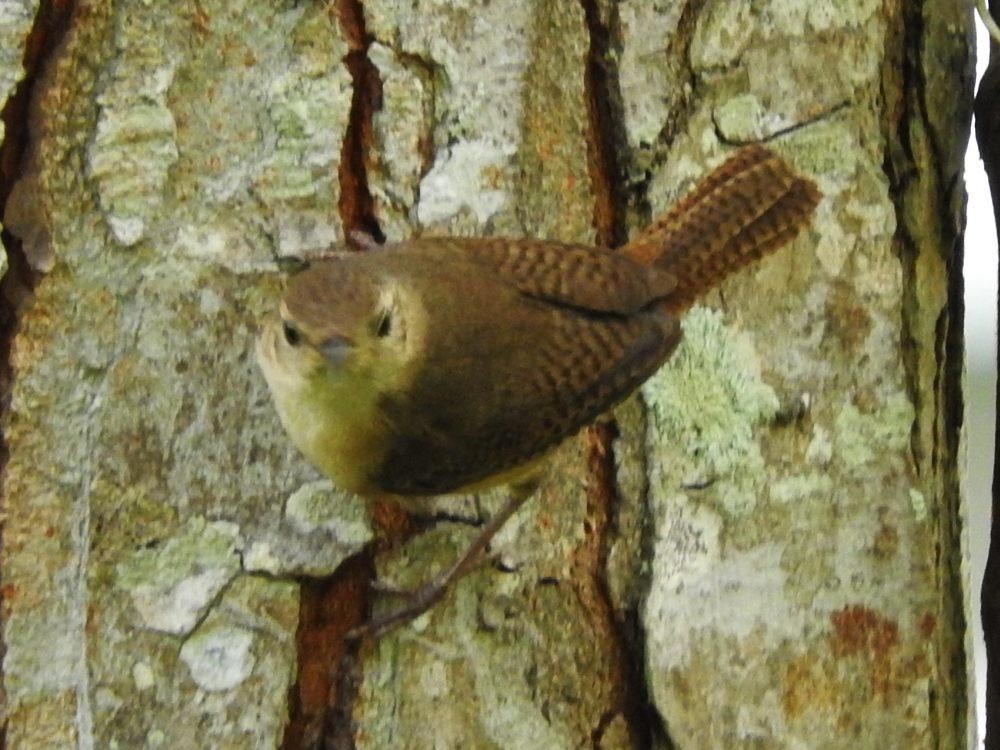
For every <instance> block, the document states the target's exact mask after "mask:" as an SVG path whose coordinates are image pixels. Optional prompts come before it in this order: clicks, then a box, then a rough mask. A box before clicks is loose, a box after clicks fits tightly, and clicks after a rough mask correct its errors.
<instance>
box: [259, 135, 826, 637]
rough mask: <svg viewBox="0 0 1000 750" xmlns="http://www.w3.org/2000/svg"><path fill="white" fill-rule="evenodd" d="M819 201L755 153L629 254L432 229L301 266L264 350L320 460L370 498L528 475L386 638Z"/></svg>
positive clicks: (297, 434) (284, 404)
mask: <svg viewBox="0 0 1000 750" xmlns="http://www.w3.org/2000/svg"><path fill="white" fill-rule="evenodd" d="M819 197H820V196H819V192H818V191H817V189H816V187H815V185H814V184H813V183H812V182H810V181H809V180H806V179H804V178H802V177H799V176H797V175H796V174H795V173H794V172H792V171H791V170H790V168H789V167H788V166H787V165H786V164H785V163H784V162H783V161H782V160H781V159H780V158H778V157H777V156H776V155H774V154H773V153H772V152H770V151H769V150H767V149H766V148H764V147H761V146H749V147H746V148H743V149H741V150H740V151H738V152H737V153H736V154H734V155H733V156H732V157H731V158H730V159H729V160H728V161H726V162H725V163H724V164H722V165H721V166H720V167H718V168H717V169H716V170H715V171H714V172H712V173H711V174H710V175H709V176H708V177H707V178H705V179H704V180H702V182H700V183H699V184H698V185H697V186H696V187H695V189H694V190H693V191H692V192H691V193H690V194H689V195H688V196H687V197H686V198H684V199H683V200H682V201H681V202H680V203H679V204H677V205H676V206H675V207H674V208H673V209H671V210H670V211H668V212H667V213H666V214H665V215H664V216H663V217H662V218H661V219H659V220H658V221H656V222H654V223H653V224H652V225H651V226H650V227H649V228H647V229H646V230H645V231H644V232H643V233H642V234H641V235H639V236H638V237H637V238H635V239H634V240H632V241H631V242H630V243H628V244H627V245H625V246H624V247H623V248H621V249H620V250H619V251H617V252H613V251H611V250H608V249H606V248H600V247H589V246H584V245H573V244H560V243H556V242H547V241H541V240H534V239H473V238H425V239H414V240H408V241H405V242H400V243H398V244H395V245H392V246H388V247H384V248H374V249H371V250H370V251H369V252H367V253H349V252H342V253H332V254H330V255H328V256H325V257H323V258H322V259H319V260H316V261H313V262H311V263H310V264H309V266H308V267H307V268H306V269H305V270H304V271H302V272H300V273H298V274H297V275H295V276H294V277H293V278H292V279H291V281H290V283H289V285H288V289H287V291H286V293H285V296H284V299H283V301H282V303H281V308H280V320H275V321H274V322H271V323H269V324H267V325H266V326H265V328H264V330H263V332H262V334H261V337H260V340H259V341H258V346H257V356H258V360H259V362H260V365H261V368H262V369H263V371H264V375H265V377H266V378H267V382H268V384H269V386H270V389H271V392H272V394H273V396H274V401H275V404H276V406H277V409H278V414H279V415H280V417H281V421H282V423H283V424H284V426H285V429H286V430H287V431H288V434H289V435H290V437H291V438H292V441H293V442H294V443H295V445H296V446H298V448H299V449H300V450H301V451H302V452H303V453H304V454H305V456H306V458H308V459H309V460H310V461H311V462H312V463H313V464H314V465H316V466H317V467H318V468H319V469H320V470H322V471H323V472H324V473H325V474H327V475H328V476H329V477H330V478H331V479H333V480H334V482H335V483H337V484H338V485H339V486H341V487H342V488H343V489H345V490H348V491H350V492H353V493H356V494H358V495H361V496H363V497H366V498H393V499H399V500H402V499H405V498H413V497H420V496H428V495H441V494H451V493H464V492H470V491H475V490H480V489H484V488H487V487H490V486H494V485H499V484H507V485H510V486H511V487H512V490H511V497H510V499H509V500H508V502H507V504H506V505H505V506H504V508H503V509H502V510H501V512H500V513H499V514H498V515H497V516H496V517H494V519H493V520H492V521H491V522H490V523H489V524H487V525H486V527H484V528H483V530H482V531H481V533H480V535H479V537H477V539H476V541H475V543H474V544H473V545H472V546H471V547H470V548H469V550H467V551H466V553H465V554H463V555H462V556H461V557H460V558H459V560H458V561H457V562H456V563H455V564H454V565H453V566H452V567H451V568H450V569H449V570H447V571H445V573H443V574H442V575H441V576H439V577H438V578H437V579H435V580H433V581H431V582H429V583H428V584H426V585H425V586H423V587H421V588H420V589H417V590H415V591H412V592H409V596H410V604H409V606H407V607H405V608H404V609H402V610H401V611H399V612H397V613H395V614H394V615H391V616H390V617H388V618H383V619H382V620H379V621H376V622H374V623H373V624H372V627H371V631H372V632H384V631H385V630H387V629H388V628H390V627H392V626H394V625H396V624H398V623H400V622H403V621H405V620H407V619H409V618H411V617H413V616H415V615H416V614H419V613H420V612H422V611H424V610H425V609H427V608H428V607H429V606H430V605H431V604H432V603H433V602H434V601H436V600H437V599H438V598H440V596H441V595H442V594H443V593H444V591H445V589H446V587H447V585H448V583H449V582H450V581H452V580H454V579H455V578H457V577H458V576H460V575H461V574H463V573H464V572H465V571H466V570H468V569H469V568H470V567H471V566H472V564H473V562H474V561H475V559H476V558H477V556H478V555H479V554H480V553H481V552H482V551H483V550H484V549H485V547H486V545H487V544H488V542H489V539H490V537H492V535H493V533H495V531H496V530H497V529H498V528H499V527H500V526H501V525H502V524H503V522H504V521H505V520H506V518H508V517H509V516H510V515H511V514H512V513H513V512H514V511H515V510H516V509H517V507H518V506H519V505H520V504H521V503H522V502H523V501H524V500H525V499H526V498H527V497H528V496H529V495H530V494H531V488H532V486H533V484H532V483H533V480H534V478H535V477H536V476H537V473H538V465H539V463H540V461H541V459H543V458H544V456H545V455H546V454H547V453H548V452H549V451H551V450H552V449H553V448H555V447H556V446H557V445H558V444H559V443H560V442H561V441H562V440H564V439H565V438H567V437H569V436H571V435H573V434H575V433H576V432H578V431H579V430H580V429H581V428H582V427H584V426H586V425H588V424H590V423H591V422H593V421H594V420H595V419H597V418H598V417H599V416H600V415H601V414H603V413H604V412H606V411H607V410H608V409H610V408H611V407H613V406H614V405H615V404H617V403H618V402H620V401H622V400H623V399H624V398H625V397H627V396H628V395H629V394H631V393H632V392H633V391H634V390H635V389H636V388H638V387H639V386H640V385H641V384H642V383H643V382H644V381H645V380H646V379H647V378H648V377H649V376H650V375H652V374H653V373H654V372H655V371H656V370H657V368H659V367H660V366H661V365H662V364H663V363H664V361H665V360H666V359H667V357H668V356H669V355H670V353H671V352H672V351H673V350H674V348H675V347H676V346H677V343H678V341H679V340H680V336H681V331H680V325H679V317H678V316H679V314H680V313H681V312H683V311H684V310H685V309H686V308H687V307H688V306H689V305H690V304H691V303H692V302H693V301H694V300H696V299H697V298H698V297H699V296H701V295H702V294H703V293H704V292H706V291H707V290H708V289H710V288H712V287H713V286H715V285H717V284H718V283H719V282H721V281H722V280H723V279H724V278H725V277H726V276H728V275H729V274H730V273H732V272H733V271H735V270H736V269H738V268H740V267H742V266H744V265H745V264H747V263H749V262H750V261H752V260H754V259H756V258H759V257H761V256H762V255H764V254H765V253H768V252H771V251H773V250H776V249H777V248H779V247H780V246H782V245H784V244H785V243H786V242H788V241H790V240H791V239H792V238H793V237H794V236H795V235H796V233H797V232H798V231H799V229H800V228H801V227H802V226H803V225H805V224H806V222H807V221H808V220H809V218H810V216H811V214H812V212H813V209H814V208H815V206H816V204H817V202H818V200H819Z"/></svg>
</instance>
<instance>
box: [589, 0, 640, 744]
mask: <svg viewBox="0 0 1000 750" xmlns="http://www.w3.org/2000/svg"><path fill="white" fill-rule="evenodd" d="M580 4H581V7H582V9H583V12H584V17H585V20H586V24H587V29H588V32H589V35H590V49H589V54H588V59H587V64H586V70H585V73H584V76H585V78H584V88H585V92H586V97H587V108H588V117H589V127H588V139H587V140H588V167H589V172H590V177H591V183H592V186H593V191H594V197H595V206H594V227H595V230H596V240H597V244H599V245H603V246H605V247H618V246H620V245H621V244H623V243H624V242H625V239H626V227H625V191H624V189H623V184H624V172H623V169H622V165H621V162H620V157H619V155H620V154H621V153H622V151H623V149H624V143H625V139H624V138H623V137H622V135H621V125H620V119H619V118H617V117H616V116H615V109H614V107H615V103H616V102H619V101H620V96H618V92H617V76H616V75H615V71H614V69H613V68H612V67H611V58H610V54H609V53H610V32H609V29H608V28H607V26H606V25H605V24H604V22H603V21H602V19H601V17H600V12H599V10H598V7H597V4H596V2H595V0H580ZM616 434H617V426H616V425H615V424H614V422H606V423H602V424H598V425H595V426H593V427H590V428H589V429H588V430H587V431H586V437H585V439H586V442H587V449H586V453H587V480H588V481H587V515H588V523H587V525H586V528H587V531H588V533H587V539H586V541H585V542H584V545H583V548H582V549H581V551H580V555H579V558H578V562H579V563H580V567H581V568H582V572H583V573H584V575H583V576H582V577H581V578H580V579H579V580H578V581H577V582H576V583H577V585H578V586H580V587H581V591H580V600H581V601H582V602H583V603H584V604H585V606H587V607H588V609H589V610H590V612H589V614H590V617H591V621H592V624H593V628H594V631H595V637H597V638H599V639H600V640H601V641H602V642H603V643H607V644H609V645H610V648H611V650H612V654H611V655H610V663H609V664H608V669H609V674H608V675H607V678H608V681H609V684H610V692H609V702H608V706H607V708H606V710H605V713H604V715H603V716H602V718H601V721H600V722H599V723H598V725H597V726H595V727H594V729H593V731H592V736H591V740H592V742H593V745H594V747H600V746H601V743H602V736H603V734H604V732H605V731H606V729H607V727H608V725H609V724H610V723H611V721H613V720H614V719H615V717H616V716H619V715H620V716H623V717H624V718H625V720H626V722H627V724H628V728H629V735H630V742H631V744H632V745H633V747H648V746H649V745H650V742H651V739H650V731H649V727H648V725H647V722H645V721H644V719H643V706H644V705H645V704H646V700H645V697H644V695H645V693H644V690H643V689H642V687H641V686H642V682H641V670H640V669H639V668H638V666H639V665H637V664H635V663H633V660H632V658H631V652H630V650H629V648H628V646H627V645H626V643H625V640H624V638H623V636H622V634H621V632H620V625H621V624H620V623H619V622H618V621H617V618H616V616H615V610H614V606H613V604H612V601H611V595H610V592H609V590H608V583H607V579H606V571H607V558H608V547H609V544H610V539H609V537H610V534H611V531H612V527H613V519H614V509H615V506H616V504H617V502H618V492H617V482H616V475H615V456H614V445H613V441H614V438H615V436H616Z"/></svg>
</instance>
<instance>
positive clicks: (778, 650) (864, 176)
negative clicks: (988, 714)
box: [0, 0, 972, 750]
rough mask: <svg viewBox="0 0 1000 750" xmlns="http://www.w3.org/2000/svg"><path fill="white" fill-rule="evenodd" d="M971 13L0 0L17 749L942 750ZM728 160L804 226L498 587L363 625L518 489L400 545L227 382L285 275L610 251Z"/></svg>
mask: <svg viewBox="0 0 1000 750" xmlns="http://www.w3.org/2000/svg"><path fill="white" fill-rule="evenodd" d="M971 23H972V19H971V9H970V7H966V6H965V4H963V3H956V2H954V0H925V1H924V2H917V1H916V0H883V1H882V2H879V1H878V0H846V1H845V2H840V3H836V4H828V3H816V2H813V1H812V0H768V1H767V2H752V1H751V0H726V1H724V0H718V1H716V0H688V1H687V2H682V1H681V0H658V1H657V2H640V1H639V0H554V1H553V2H538V3H526V2H522V1H521V0H466V1H463V2H454V3H443V2H438V1H437V0H414V2H399V1H396V2H393V1H392V0H364V2H360V0H337V1H336V2H332V3H320V2H299V3H293V2H273V0H267V1H265V0H240V1H239V2H223V1H221V0H195V1H194V2H189V3H149V2H145V1H144V0H115V1H114V2H97V1H96V0H77V2H76V3H75V4H74V3H72V2H69V1H68V0H48V1H47V2H43V3H42V4H41V7H39V6H38V5H37V3H33V2H31V0H0V100H6V101H7V102H8V103H7V106H6V107H5V108H4V110H3V112H4V117H3V128H4V129H3V131H0V133H2V135H3V145H2V148H0V200H2V203H3V205H2V220H3V229H4V231H3V243H4V246H5V248H6V251H7V253H6V255H7V262H8V267H7V270H6V274H5V276H4V280H3V283H2V285H0V293H2V303H0V355H2V357H3V361H2V364H0V383H2V385H3V388H4V391H5V393H4V395H5V396H6V398H5V400H4V402H3V403H4V409H5V416H4V433H3V434H4V443H5V451H4V455H5V456H6V463H5V464H4V467H3V479H2V481H3V485H2V487H3V503H4V505H3V512H4V519H5V520H4V527H3V539H2V542H3V546H2V560H0V578H2V589H0V592H2V596H3V645H4V648H5V657H4V662H3V682H4V692H5V697H6V722H5V724H4V727H5V732H6V737H5V741H6V747H8V748H11V749H12V750H17V749H20V748H49V747H59V748H115V747H117V748H202V747H204V748H279V747H280V748H285V749H286V750H292V749H293V748H305V747H310V748H311V747H323V746H326V747H335V748H373V749H374V748H413V749H414V750H418V749H423V748H432V747H433V748H442V749H443V748H498V749H500V748H502V749H503V750H516V749H523V748H539V749H541V748H545V749H546V750H548V749H552V748H567V749H573V748H581V747H593V748H602V749H603V750H611V749H613V748H661V749H664V750H665V749H666V748H675V749H677V750H687V749H688V748H698V749H699V750H700V749H703V748H725V749H726V750H729V749H731V748H761V747H766V748H770V747H774V748H779V747H780V748H819V747H824V748H827V747H829V748H839V747H852V748H887V747H892V748H895V747H900V748H902V747H905V748H915V749H916V748H938V749H940V750H951V749H952V748H958V747H961V746H963V745H964V744H965V743H966V742H967V731H968V730H967V712H968V702H967V696H966V691H967V685H966V660H965V625H966V623H965V616H964V612H963V601H964V595H963V582H962V579H961V576H960V545H959V518H960V516H959V511H960V498H959V492H958V473H957V461H958V445H959V431H960V416H961V395H960V391H959V388H960V373H961V340H960V338H959V337H960V331H961V306H960V302H959V297H960V294H959V292H960V284H961V282H960V278H959V272H960V263H959V259H960V252H959V227H960V225H961V210H962V204H963V193H962V187H961V179H960V178H961V164H962V153H963V151H964V145H965V141H966V138H967V130H968V111H969V106H970V95H971V90H970V71H971V69H970V67H969V60H970V55H971V52H970V45H969V37H970V34H971ZM19 79H20V83H19V84H18V80H19ZM749 142H765V143H767V144H768V145H769V146H770V147H771V148H773V149H774V150H775V151H777V152H778V153H780V154H781V155H782V156H783V157H785V158H786V159H787V160H788V161H789V162H790V163H791V164H793V165H794V166H795V168H796V169H797V170H799V171H801V172H802V173H803V174H805V175H807V176H809V177H811V178H812V179H814V180H815V181H816V183H817V184H818V185H819V186H820V188H821V190H822V192H823V195H824V197H823V200H822V202H821V204H820V206H819V209H818V211H817V215H816V218H815V221H814V223H813V225H812V226H811V228H810V229H809V230H808V231H806V232H804V233H803V234H802V235H801V236H800V237H799V238H798V239H797V240H796V241H795V242H794V244H792V245H791V246H789V247H788V248H786V249H784V250H782V251H781V252H779V253H777V254H776V255H775V256H773V257H771V258H769V259H767V260H766V261H764V262H763V263H761V264H760V265H758V266H755V267H753V268H751V269H748V270H747V271H746V272H744V273H742V274H740V275H739V276H738V277H737V278H735V279H733V280H731V281H729V282H728V283H727V284H725V285H724V287H723V288H722V289H721V290H719V291H718V292H715V293H713V294H712V295H711V296H710V297H709V298H707V299H705V300H703V301H702V303H701V304H700V305H699V306H696V307H695V308H694V309H693V310H692V311H691V312H690V314H689V315H688V317H687V319H686V322H685V338H684V341H683V343H682V345H681V347H680V349H679V351H678V352H677V354H676V355H675V357H674V358H673V360H672V361H670V362H669V363H668V364H667V365H666V366H665V367H664V368H663V369H662V370H661V371H660V372H659V373H658V374H657V375H656V376H655V377H654V378H653V379H652V380H651V381H650V382H649V383H648V384H647V385H646V386H645V387H644V388H643V389H642V391H641V393H640V394H639V395H638V396H637V397H635V398H633V399H631V400H630V401H629V402H627V403H626V404H625V405H623V406H622V407H621V408H620V409H619V410H617V412H616V414H615V415H614V420H609V421H606V422H604V423H602V424H601V425H600V426H598V427H594V428H591V429H590V430H588V431H587V432H586V433H585V434H583V435H581V436H580V437H579V438H578V439H574V440H571V441H569V443H568V444H567V445H565V446H564V447H563V448H562V449H561V450H560V451H558V453H557V454H556V455H555V457H554V459H553V461H552V462H551V466H550V467H549V470H548V472H547V475H546V480H545V482H544V484H543V486H542V487H541V489H540V490H539V492H538V493H537V495H536V497H535V498H534V499H533V500H532V501H531V502H529V503H528V504H527V505H526V506H525V507H524V508H523V509H522V510H521V511H520V512H519V513H518V515H517V516H516V517H515V518H514V519H513V520H512V522H511V523H510V524H508V526H507V527H506V528H505V529H504V530H503V531H502V532H501V534H500V536H499V537H498V538H497V539H496V540H495V542H494V543H493V545H492V548H491V557H490V559H491V561H492V564H488V565H484V566H482V567H481V568H480V569H479V570H477V571H476V572H475V573H473V574H472V575H470V576H468V578H467V579H465V580H463V581H462V582H461V583H460V584H459V585H457V586H456V587H455V588H454V590H453V591H452V592H451V593H450V594H449V596H448V597H447V598H446V599H445V601H443V602H442V603H441V604H440V605H439V606H437V607H436V608H435V609H433V610H432V611H431V612H430V613H428V614H427V615H425V616H423V617H421V618H419V619H418V620H417V621H415V622H414V623H412V624H411V625H409V626H407V627H404V628H402V629H400V630H398V631H396V632H394V633H392V634H391V635H389V636H388V637H386V638H385V639H383V640H381V641H380V642H378V643H371V642H362V643H360V644H350V643H348V642H346V641H345V640H344V638H343V635H344V633H345V632H346V630H347V629H348V628H350V627H352V626H354V625H357V624H359V623H360V622H362V621H363V619H364V618H365V617H366V616H367V615H368V614H369V613H370V612H372V611H378V610H379V609H381V608H383V607H386V606H391V605H392V603H391V602H386V601H383V600H382V599H381V598H378V597H375V596H373V595H371V594H370V593H369V592H368V590H367V587H366V584H367V581H368V580H369V578H370V577H371V576H373V575H376V574H377V575H378V576H380V577H384V578H389V579H391V580H393V581H394V582H397V583H404V584H405V583H412V582H417V581H421V580H424V579H425V578H427V577H428V576H429V575H430V574H431V573H432V572H433V571H435V570H437V569H439V568H440V566H442V565H444V564H446V563H447V562H448V561H449V560H450V559H451V558H452V557H453V556H454V555H455V554H456V552H457V550H459V549H460V548H461V546H462V545H463V544H465V543H466V542H467V540H468V539H469V538H470V537H471V535H473V534H474V533H475V529H474V528H473V527H472V525H473V523H474V522H476V521H478V520H480V519H481V518H482V517H483V515H484V514H486V513H489V512H490V510H491V509H493V508H496V507H497V504H498V502H499V501H500V500H501V499H502V498H501V497H499V496H497V495H489V496H483V497H479V498H460V499H443V500H438V501H434V502H428V504H427V506H426V513H427V515H428V516H434V515H438V516H440V519H439V520H438V522H436V523H434V524H419V525H420V526H421V531H420V533H415V529H416V526H417V525H415V524H413V523H411V522H409V521H407V520H406V519H405V518H402V517H401V516H400V515H399V513H398V511H395V510H393V509H391V508H384V507H374V508H373V509H371V510H372V511H373V512H372V513H370V514H369V513H366V509H365V507H364V506H363V505H362V504H361V502H360V501H358V500H357V499H355V498H351V497H348V496H345V495H343V494H341V493H339V492H337V491H336V490H333V489H331V488H330V487H329V485H327V484H326V483H324V482H323V481H322V479H321V478H320V477H319V476H318V475H317V474H316V473H315V472H314V471H313V470H312V469H310V468H309V467H308V466H307V465H306V464H305V463H304V461H303V459H301V458H300V457H299V456H298V455H297V454H296V453H295V452H294V451H293V450H292V448H291V447H290V444H289V443H288V441H287V439H286V438H285V436H284V435H283V434H282V432H281V429H280V427H279V425H278V422H277V418H276V416H275V414H274V411H273V409H272V407H271V405H270V404H269V402H268V398H267V394H266V391H265V386H264V383H263V379H262V378H261V377H260V375H259V373H258V372H257V371H256V369H255V366H254V363H253V358H252V350H253V346H252V342H253V339H254V336H255V331H256V329H257V326H258V323H259V322H260V321H261V320H262V319H263V317H264V316H266V315H268V314H269V313H270V312H271V311H272V310H273V309H274V306H275V299H276V295H277V292H278V290H279V289H280V286H281V280H280V274H279V271H278V267H279V264H278V263H277V262H276V261H279V260H280V259H282V258H289V257H292V256H298V257H302V256H308V255H309V254H310V253H315V252H320V251H323V250H325V249H327V248H329V247H330V246H331V245H333V244H336V243H338V242H341V241H343V239H344V237H345V236H346V234H347V233H348V232H349V231H351V230H352V229H363V230H366V231H367V232H369V233H372V234H374V235H376V236H380V235H382V236H385V237H386V238H387V239H388V240H390V241H392V240H397V239H401V238H404V237H408V236H413V235H417V234H435V233H436V234H441V233H451V234H506V235H514V236H522V235H531V236H538V237H545V238H551V239H559V240H566V241H574V242H598V243H601V244H604V245H608V246H614V245H617V244H620V243H621V242H622V241H623V240H624V239H625V238H626V237H627V236H628V235H629V234H630V233H631V232H634V231H636V230H637V229H639V228H641V227H642V226H643V225H644V224H645V223H647V222H648V221H649V220H650V218H651V217H652V216H653V215H655V214H656V213H658V212H660V211H662V210H663V209H664V208H666V207H667V206H668V205H669V204H670V203H671V202H673V201H674V200H676V199H677V198H678V197H680V196H681V195H682V194H683V192H684V191H685V190H686V189H688V188H689V187H690V186H691V185H692V184H693V183H694V182H695V181H696V180H697V179H698V178H699V177H700V176H701V175H703V174H704V173H705V172H706V171H707V170H708V169H710V167H711V166H713V165H715V164H716V163H718V162H719V161H721V160H722V159H723V158H724V156H725V155H726V154H727V153H729V151H730V150H731V149H732V148H733V147H734V146H736V145H739V144H743V143H749ZM525 345H526V346H530V345H531V342H525ZM483 366H484V367H488V366H489V363H483ZM373 540H375V541H374V542H373Z"/></svg>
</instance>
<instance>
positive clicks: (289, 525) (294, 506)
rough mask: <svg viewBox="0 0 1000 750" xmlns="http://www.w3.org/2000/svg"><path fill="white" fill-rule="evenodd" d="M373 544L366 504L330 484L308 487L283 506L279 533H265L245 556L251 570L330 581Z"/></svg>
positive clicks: (256, 535) (324, 483)
mask: <svg viewBox="0 0 1000 750" xmlns="http://www.w3.org/2000/svg"><path fill="white" fill-rule="evenodd" d="M371 539H372V529H371V524H370V523H369V520H368V514H367V512H366V510H365V504H364V502H363V501H362V500H360V499H359V498H357V497H354V496H352V495H348V494H346V493H344V492H341V491H339V490H337V489H335V488H334V487H333V485H332V484H331V483H330V482H329V481H326V480H323V481H316V482H307V483H306V484H303V485H302V486H301V487H299V488H298V489H296V490H295V491H294V492H293V493H292V494H291V495H290V496H289V497H288V500H287V501H286V503H285V512H284V514H283V517H282V522H281V524H280V526H279V527H278V528H277V529H261V530H259V531H258V533H257V534H255V536H254V539H253V541H251V542H250V543H249V544H248V545H247V548H246V550H245V551H244V554H243V566H244V567H245V568H246V569H247V570H249V571H260V572H264V573H269V574H271V575H309V576H328V575H330V574H332V573H333V572H334V571H335V570H336V569H337V567H338V566H339V565H340V564H341V563H342V562H343V561H344V560H345V559H346V558H348V557H350V556H351V555H354V554H356V553H358V552H359V551H360V550H361V548H362V547H364V546H365V545H366V544H367V543H368V542H369V541H371Z"/></svg>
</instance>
